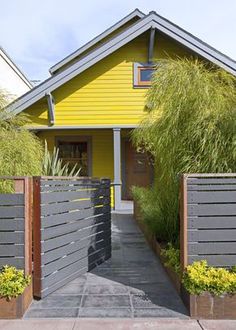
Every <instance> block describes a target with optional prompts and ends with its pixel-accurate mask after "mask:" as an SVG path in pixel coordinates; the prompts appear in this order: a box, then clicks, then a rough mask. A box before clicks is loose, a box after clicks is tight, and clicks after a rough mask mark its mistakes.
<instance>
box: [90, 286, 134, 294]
mask: <svg viewBox="0 0 236 330" xmlns="http://www.w3.org/2000/svg"><path fill="white" fill-rule="evenodd" d="M128 293H129V290H128V287H126V286H124V285H116V284H112V285H106V284H105V285H104V284H100V285H88V286H86V287H85V291H84V294H103V295H104V294H113V295H114V294H118V295H119V294H126V295H127V294H128Z"/></svg>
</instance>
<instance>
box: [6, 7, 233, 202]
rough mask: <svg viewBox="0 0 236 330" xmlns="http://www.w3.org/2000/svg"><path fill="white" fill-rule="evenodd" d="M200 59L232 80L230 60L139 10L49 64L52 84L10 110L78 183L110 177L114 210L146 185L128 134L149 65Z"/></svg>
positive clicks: (140, 109)
mask: <svg viewBox="0 0 236 330" xmlns="http://www.w3.org/2000/svg"><path fill="white" fill-rule="evenodd" d="M167 56H169V57H176V56H179V57H190V56H191V57H199V58H201V59H203V60H206V61H210V62H212V63H214V64H216V65H218V66H220V67H222V68H224V69H225V70H227V71H229V72H231V73H233V74H235V72H236V65H235V62H234V61H233V60H231V59H230V58H228V57H227V56H225V55H224V54H222V53H220V52H218V51H217V50H215V49H213V48H212V47H210V46H209V45H207V44H206V43H204V42H202V41H201V40H199V39H197V38H196V37H194V36H193V35H191V34H189V33H188V32H186V31H184V30H183V29H181V28H180V27H178V26H176V25H175V24H173V23H171V22H170V21H168V20H166V19H165V18H163V17H161V16H159V15H158V14H157V13H155V12H150V13H149V14H147V15H145V14H144V13H142V12H141V11H139V10H138V9H136V10H134V11H133V12H132V13H131V14H129V15H128V16H126V17H125V18H123V19H122V20H120V21H119V22H118V23H116V24H115V25H114V26H112V27H111V28H109V29H108V30H106V31H105V32H104V33H102V34H101V35H99V36H97V37H96V38H94V39H93V40H91V41H90V42H88V43H87V44H86V45H84V46H83V47H81V48H79V49H78V50H76V51H75V52H74V53H72V54H71V55H69V56H67V57H66V58H64V59H63V60H62V61H60V62H59V63H57V64H55V65H54V66H53V67H52V68H51V69H50V73H51V77H50V78H49V79H47V80H46V81H44V82H43V83H41V84H40V85H38V86H36V87H34V88H33V89H32V90H31V91H30V92H28V93H26V94H25V95H23V96H22V97H20V98H19V99H18V100H17V101H16V102H14V103H13V104H12V105H10V107H9V110H10V111H12V112H13V113H15V114H18V113H20V112H22V111H25V112H26V113H28V114H29V116H30V118H31V120H32V124H31V127H30V129H31V130H33V131H35V133H36V134H37V135H38V136H39V137H40V138H41V139H42V140H47V142H48V146H49V148H50V149H52V148H53V146H55V145H56V146H58V147H59V149H60V156H61V157H62V158H63V159H65V160H67V161H70V162H71V163H79V164H80V166H81V167H82V175H85V176H96V177H110V178H111V180H112V182H113V184H114V205H115V208H116V209H119V208H120V207H121V200H128V199H131V197H132V196H131V194H130V187H131V186H132V185H143V186H145V185H149V184H150V183H151V181H152V171H151V168H150V166H149V165H148V161H147V159H146V157H145V156H144V155H142V154H139V153H138V152H136V151H135V150H134V148H133V147H132V145H131V142H130V132H131V130H132V129H134V128H135V127H136V126H137V125H138V124H139V122H140V120H141V119H142V116H143V114H144V101H145V94H146V92H147V89H148V88H149V86H150V77H151V74H152V71H153V59H158V58H165V57H167Z"/></svg>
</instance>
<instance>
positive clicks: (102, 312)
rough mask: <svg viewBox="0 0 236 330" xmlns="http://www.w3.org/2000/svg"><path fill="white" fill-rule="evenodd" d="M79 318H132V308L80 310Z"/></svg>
mask: <svg viewBox="0 0 236 330" xmlns="http://www.w3.org/2000/svg"><path fill="white" fill-rule="evenodd" d="M79 317H102V318H106V317H119V318H123V317H125V318H126V317H128V318H130V317H132V310H131V308H80V311H79Z"/></svg>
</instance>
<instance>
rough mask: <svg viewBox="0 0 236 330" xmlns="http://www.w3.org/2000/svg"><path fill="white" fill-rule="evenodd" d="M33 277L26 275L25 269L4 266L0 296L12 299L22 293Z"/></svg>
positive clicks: (0, 279)
mask: <svg viewBox="0 0 236 330" xmlns="http://www.w3.org/2000/svg"><path fill="white" fill-rule="evenodd" d="M30 282H31V277H30V276H25V275H24V271H23V270H18V269H16V268H15V267H11V266H7V265H6V266H4V267H3V269H2V271H1V272H0V297H1V298H6V299H7V300H10V299H11V298H14V297H17V296H19V295H21V294H22V293H23V292H24V290H25V288H26V287H27V286H28V285H29V284H30Z"/></svg>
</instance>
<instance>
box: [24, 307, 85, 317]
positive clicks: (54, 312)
mask: <svg viewBox="0 0 236 330" xmlns="http://www.w3.org/2000/svg"><path fill="white" fill-rule="evenodd" d="M78 315H79V309H78V308H58V309H57V308H48V309H32V308H30V309H29V310H28V312H27V313H26V315H25V318H67V317H78Z"/></svg>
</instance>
